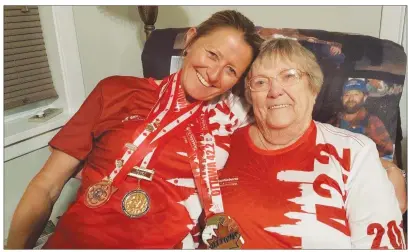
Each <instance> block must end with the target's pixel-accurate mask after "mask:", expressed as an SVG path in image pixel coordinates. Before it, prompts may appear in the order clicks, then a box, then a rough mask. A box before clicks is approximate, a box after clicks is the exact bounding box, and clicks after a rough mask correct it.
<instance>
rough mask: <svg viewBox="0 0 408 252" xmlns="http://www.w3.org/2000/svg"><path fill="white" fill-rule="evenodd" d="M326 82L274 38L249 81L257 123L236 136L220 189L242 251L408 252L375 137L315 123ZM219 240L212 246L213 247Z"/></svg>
mask: <svg viewBox="0 0 408 252" xmlns="http://www.w3.org/2000/svg"><path fill="white" fill-rule="evenodd" d="M322 81H323V75H322V72H321V70H320V67H319V65H318V64H317V63H316V60H315V57H314V55H313V54H312V53H311V52H309V51H308V50H306V49H305V48H304V47H302V46H301V45H300V44H299V43H298V42H296V41H293V40H283V39H277V40H271V41H266V42H265V43H264V44H263V46H262V48H261V52H260V54H259V56H258V58H257V59H256V60H255V62H254V63H253V65H252V69H251V71H250V73H249V75H248V78H247V90H246V92H247V93H246V94H247V99H248V101H249V102H250V103H252V105H253V115H254V118H255V121H254V123H252V124H250V125H248V126H246V127H243V128H241V129H239V130H238V131H236V132H235V133H234V135H233V136H232V141H231V146H232V147H231V152H230V157H229V160H228V161H227V164H226V166H225V168H224V169H223V170H221V171H220V175H219V176H220V187H221V191H222V196H223V200H224V209H225V213H226V214H228V217H227V218H228V219H231V220H235V222H236V224H237V225H236V224H232V225H231V223H228V227H229V229H232V230H236V229H237V226H239V231H240V234H241V235H242V237H240V238H243V240H242V239H241V240H237V237H239V235H236V234H234V235H231V236H230V237H229V238H230V239H229V240H228V239H224V240H222V241H217V242H226V241H230V240H234V239H236V240H235V241H234V242H237V243H239V244H240V245H242V247H243V248H308V249H311V248H326V249H328V248H344V249H349V248H400V249H401V248H405V243H404V238H403V233H402V228H401V220H402V217H401V211H400V209H399V207H398V201H397V199H396V197H395V192H394V188H393V186H392V184H391V183H390V181H389V180H388V179H387V174H386V172H385V170H384V168H383V167H382V165H381V162H380V159H379V157H378V151H377V150H376V146H375V144H374V142H373V141H372V140H370V139H369V138H367V137H365V136H363V135H360V134H355V133H351V132H348V131H346V130H342V129H339V128H336V127H333V126H331V125H328V124H323V123H319V122H316V121H313V120H312V110H313V105H314V103H315V99H316V96H317V94H318V93H319V90H320V88H321V84H322ZM211 242H213V240H210V242H209V243H211Z"/></svg>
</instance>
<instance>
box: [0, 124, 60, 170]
mask: <svg viewBox="0 0 408 252" xmlns="http://www.w3.org/2000/svg"><path fill="white" fill-rule="evenodd" d="M58 131H59V129H55V130H52V131H48V132H46V133H44V134H41V135H38V136H36V137H34V138H30V139H27V140H26V141H24V142H20V143H16V144H13V145H11V146H8V147H6V148H4V162H7V161H9V160H10V159H13V158H16V157H19V156H22V155H24V154H27V153H29V152H31V151H34V150H38V149H40V148H43V147H45V146H47V145H48V142H49V141H50V140H51V139H52V137H53V136H54V135H55V134H57V132H58Z"/></svg>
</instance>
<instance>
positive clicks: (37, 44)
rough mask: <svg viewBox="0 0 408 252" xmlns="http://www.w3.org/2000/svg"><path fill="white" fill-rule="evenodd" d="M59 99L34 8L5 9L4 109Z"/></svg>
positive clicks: (35, 8) (16, 7) (10, 7)
mask: <svg viewBox="0 0 408 252" xmlns="http://www.w3.org/2000/svg"><path fill="white" fill-rule="evenodd" d="M53 97H58V95H57V92H56V91H55V88H54V84H53V82H52V76H51V72H50V69H49V66H48V58H47V53H46V50H45V45H44V39H43V34H42V28H41V23H40V16H39V14H38V7H37V6H4V109H11V108H15V107H19V106H23V105H26V104H29V103H33V102H37V101H41V100H45V99H48V98H53Z"/></svg>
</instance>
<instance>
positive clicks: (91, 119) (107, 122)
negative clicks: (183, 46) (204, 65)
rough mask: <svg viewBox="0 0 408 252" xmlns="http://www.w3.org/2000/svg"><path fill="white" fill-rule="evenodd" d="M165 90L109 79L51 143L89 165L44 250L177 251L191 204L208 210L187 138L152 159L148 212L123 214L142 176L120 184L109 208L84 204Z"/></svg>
mask: <svg viewBox="0 0 408 252" xmlns="http://www.w3.org/2000/svg"><path fill="white" fill-rule="evenodd" d="M159 91H160V90H159V87H158V85H157V84H156V83H155V82H154V80H153V79H142V78H136V77H124V76H113V77H109V78H106V79H104V80H102V81H101V82H100V83H99V84H98V85H97V86H96V87H95V89H94V90H93V91H92V92H91V94H90V95H89V97H88V98H87V99H86V101H85V102H84V104H83V105H82V106H81V108H80V109H79V111H78V112H77V113H76V114H75V115H74V116H73V117H72V119H71V120H70V121H69V122H68V123H67V124H66V125H65V126H64V127H63V128H62V129H61V130H60V131H59V133H58V134H57V135H56V136H55V137H54V138H53V139H52V140H51V141H50V143H49V144H50V145H51V146H52V147H53V148H55V149H58V150H61V151H63V152H65V153H67V154H69V155H71V156H73V157H75V158H77V159H79V160H82V161H83V162H84V168H83V173H82V177H83V179H82V184H81V187H80V189H79V191H78V194H77V198H76V200H75V201H74V202H73V203H72V205H71V206H70V207H69V208H68V210H67V211H66V213H65V214H64V215H63V216H62V217H61V219H60V220H59V222H58V225H57V227H56V231H55V233H54V234H53V235H52V236H51V237H50V238H49V240H48V242H47V244H46V245H45V246H44V248H49V249H50V248H84V249H86V248H133V249H137V248H139V249H142V248H173V247H174V246H175V245H177V244H178V243H180V242H181V240H183V238H184V237H186V235H187V234H188V233H189V232H190V229H191V228H192V226H194V223H193V221H192V219H191V216H190V213H189V210H188V209H187V207H186V205H188V204H187V203H186V202H189V207H190V208H193V209H195V212H196V213H197V212H198V213H200V209H201V207H200V205H199V201H197V200H194V201H191V202H190V201H189V199H191V198H192V197H195V196H196V195H195V188H194V186H192V185H193V184H194V182H193V176H192V172H191V168H190V165H189V160H188V157H187V155H186V154H185V152H186V148H187V146H188V143H185V142H184V140H183V138H182V137H173V138H172V139H170V140H169V141H166V143H162V144H160V146H159V147H158V149H157V150H156V151H155V153H154V155H153V157H152V160H151V161H150V167H148V168H149V169H154V170H155V174H154V177H153V181H146V180H142V181H141V184H140V185H141V188H142V189H143V190H144V191H146V192H147V194H148V195H149V196H150V202H151V203H150V209H149V211H148V212H147V214H146V215H144V216H142V217H139V218H135V219H132V218H129V217H128V216H126V215H125V214H124V213H123V212H122V209H121V206H122V199H123V197H124V196H125V194H126V193H128V192H129V191H132V190H134V189H136V188H137V179H135V178H132V177H128V178H127V179H126V180H125V181H123V183H121V184H120V186H119V188H118V190H117V191H116V192H115V193H114V194H113V195H112V196H111V198H110V200H109V201H108V202H107V203H106V204H105V205H103V206H101V207H98V208H93V209H91V208H88V207H87V206H85V205H84V192H85V191H86V189H87V188H88V187H89V186H90V185H92V184H95V183H97V182H99V181H101V179H102V178H103V177H105V176H108V175H109V174H110V172H111V171H112V170H113V169H114V167H115V160H116V159H120V158H121V157H122V155H123V153H124V151H125V149H124V145H125V143H128V142H133V139H131V137H132V134H133V133H134V131H135V130H136V128H137V127H138V126H139V125H140V124H141V123H142V122H143V121H144V119H145V117H147V114H148V113H149V111H150V110H151V108H152V107H153V106H154V104H155V102H156V101H157V99H158V95H159ZM135 165H137V164H135ZM191 205H193V207H192V206H191ZM197 238H198V237H197Z"/></svg>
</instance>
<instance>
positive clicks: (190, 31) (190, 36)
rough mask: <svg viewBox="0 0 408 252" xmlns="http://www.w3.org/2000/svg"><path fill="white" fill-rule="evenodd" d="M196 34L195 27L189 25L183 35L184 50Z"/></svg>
mask: <svg viewBox="0 0 408 252" xmlns="http://www.w3.org/2000/svg"><path fill="white" fill-rule="evenodd" d="M196 35H197V28H195V27H191V28H190V29H188V31H187V32H186V35H185V36H184V50H187V48H188V47H189V46H190V44H191V42H192V41H193V39H194V37H195V36H196Z"/></svg>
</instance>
